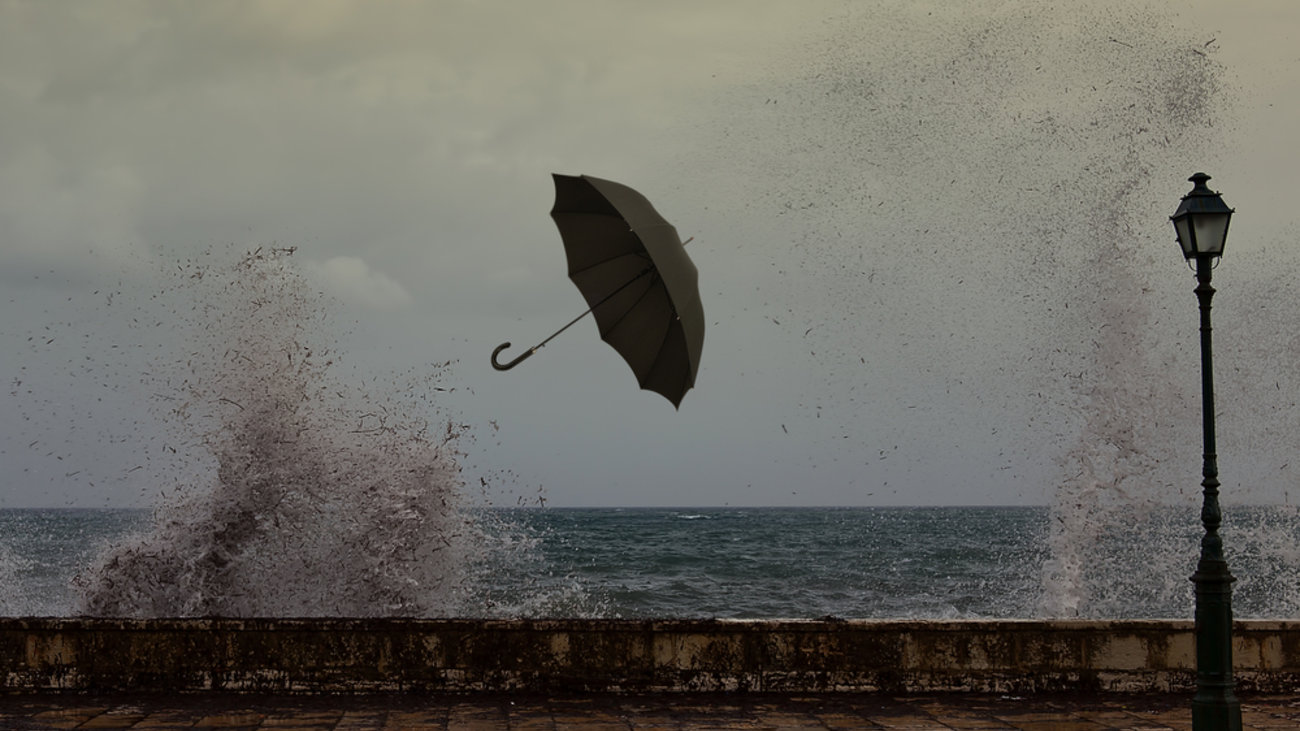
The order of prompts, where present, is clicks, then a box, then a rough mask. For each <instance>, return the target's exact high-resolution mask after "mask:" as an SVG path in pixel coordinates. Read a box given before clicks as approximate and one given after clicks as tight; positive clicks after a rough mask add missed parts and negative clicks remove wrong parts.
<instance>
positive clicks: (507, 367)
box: [492, 342, 537, 371]
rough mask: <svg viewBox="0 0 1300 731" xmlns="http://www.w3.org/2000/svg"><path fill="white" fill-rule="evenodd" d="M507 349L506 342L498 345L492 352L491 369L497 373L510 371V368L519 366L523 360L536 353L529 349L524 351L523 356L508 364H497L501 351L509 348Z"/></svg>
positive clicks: (533, 349) (507, 344) (535, 350)
mask: <svg viewBox="0 0 1300 731" xmlns="http://www.w3.org/2000/svg"><path fill="white" fill-rule="evenodd" d="M509 347H510V343H508V342H507V343H501V344H500V345H498V346H497V349H496V350H494V351H492V367H493V368H495V369H497V370H499V371H508V370H510V369H511V368H514V367H515V366H517V365H519V364H520V363H522V362H523V361H524V360H525V359H527V358H528V357H529V356H531V355H532V354H533V353H536V352H537V348H529V349H528V350H525V351H524V354H523V355H521V356H519V357H518V358H515V359H514V360H512V361H510V362H509V363H498V362H497V356H498V355H500V354H501V351H503V350H505V349H506V348H509Z"/></svg>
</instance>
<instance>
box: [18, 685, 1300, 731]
mask: <svg viewBox="0 0 1300 731" xmlns="http://www.w3.org/2000/svg"><path fill="white" fill-rule="evenodd" d="M1189 703H1190V700H1189V697H1188V696H1186V695H1123V694H1106V695H1081V694H1044V695H1033V696H1029V697H1017V696H1006V695H1002V696H997V695H979V694H933V695H918V696H906V697H891V696H887V695H874V694H849V693H846V694H835V695H789V694H787V695H768V694H758V693H754V694H703V693H681V694H649V695H636V694H633V695H564V696H556V697H543V696H536V695H522V694H520V695H509V694H500V695H498V694H493V695H442V696H437V695H432V696H418V695H393V696H379V695H369V696H239V695H221V694H196V695H172V696H166V695H140V696H128V695H114V696H93V695H24V696H12V695H9V696H5V695H0V729H4V731H25V730H27V729H152V730H155V731H157V730H158V729H220V730H221V731H234V730H236V729H274V730H275V731H289V730H290V729H312V730H314V731H326V730H328V731H363V730H364V731H373V730H375V729H410V730H411V731H416V730H419V729H435V730H439V731H441V730H443V729H464V730H469V729H529V730H532V729H570V728H580V729H620V730H628V731H631V730H634V729H635V730H640V729H979V730H980V731H989V730H991V729H1022V730H1024V731H1038V730H1059V731H1084V730H1085V729H1086V730H1088V731H1100V730H1101V729H1144V730H1147V731H1155V730H1157V729H1180V730H1182V729H1190V728H1191V711H1190V710H1189ZM1242 717H1243V720H1244V722H1245V727H1246V728H1247V729H1300V692H1297V693H1296V694H1294V695H1285V696H1244V697H1243V698H1242Z"/></svg>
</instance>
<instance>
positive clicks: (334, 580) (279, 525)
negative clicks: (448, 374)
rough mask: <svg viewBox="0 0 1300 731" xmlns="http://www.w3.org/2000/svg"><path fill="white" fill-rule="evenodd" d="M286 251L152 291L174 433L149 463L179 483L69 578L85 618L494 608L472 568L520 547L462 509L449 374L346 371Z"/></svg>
mask: <svg viewBox="0 0 1300 731" xmlns="http://www.w3.org/2000/svg"><path fill="white" fill-rule="evenodd" d="M289 253H290V252H289V251H288V250H284V249H268V250H258V251H256V252H253V253H250V254H248V255H246V256H244V257H242V258H240V257H235V258H234V261H233V262H223V261H221V260H220V258H219V257H214V256H211V255H208V256H204V257H200V258H199V259H198V260H193V261H186V262H182V263H181V264H180V265H179V266H178V267H176V269H175V270H174V271H171V272H170V273H169V274H168V275H167V276H166V277H165V278H164V280H163V282H162V283H161V287H160V291H159V292H158V293H157V294H155V295H153V296H152V297H151V298H150V299H151V302H152V304H151V305H150V307H149V309H148V310H147V312H148V315H149V319H150V320H152V318H163V319H165V320H166V322H167V326H166V327H167V330H168V333H169V334H170V335H171V337H172V338H173V339H179V342H172V343H171V344H170V345H168V346H167V347H165V348H162V349H161V350H160V351H159V356H160V357H157V358H153V359H152V360H151V361H150V362H149V365H148V370H147V371H146V372H145V373H143V374H141V376H140V378H141V380H142V382H147V385H148V388H147V390H148V391H149V392H150V393H151V394H152V398H153V402H154V403H155V404H156V406H157V407H158V408H157V411H158V412H159V415H160V416H161V417H162V418H163V420H164V421H165V422H166V423H167V424H168V428H167V429H166V430H165V432H164V434H165V436H164V437H163V438H164V439H166V440H169V441H167V442H166V443H165V444H163V445H159V444H157V443H155V444H153V445H151V446H152V447H154V449H153V450H150V451H155V452H159V453H160V454H158V455H156V459H155V460H154V461H152V462H149V463H148V464H149V470H148V471H149V472H150V473H152V476H153V478H154V479H155V480H158V481H160V484H163V485H167V484H170V485H172V487H170V488H169V489H167V490H166V491H165V492H164V494H163V496H162V497H161V500H160V504H159V506H158V507H157V510H156V515H155V520H154V525H153V527H152V529H151V530H150V531H149V532H147V533H145V534H143V535H140V536H137V537H135V538H134V539H131V540H128V541H126V542H124V543H122V544H120V545H118V546H116V547H114V548H112V549H111V550H109V551H107V552H105V553H104V554H102V555H101V556H100V557H99V558H98V559H97V560H96V562H95V563H94V565H92V566H90V567H88V568H87V569H85V570H84V571H83V572H82V573H81V574H80V575H79V576H78V577H77V579H76V585H77V589H78V593H79V595H80V607H79V610H80V611H81V612H84V613H87V614H92V615H109V616H122V615H125V616H214V615H215V616H322V615H324V616H396V615H400V616H430V615H445V614H459V615H479V614H488V613H491V612H492V603H491V600H490V598H489V597H487V596H486V595H484V593H483V592H482V591H481V586H480V585H479V584H477V583H476V577H477V574H476V571H477V569H478V568H480V567H482V566H483V564H484V562H485V561H486V560H487V557H488V553H489V551H491V552H493V553H503V554H504V553H512V552H513V553H516V554H519V553H526V552H527V550H528V548H529V546H528V543H527V541H524V540H514V542H513V544H512V545H509V546H507V545H505V543H504V542H503V541H504V540H505V539H508V538H509V536H510V530H509V527H508V526H502V525H491V524H490V522H491V520H492V518H491V516H490V515H488V514H483V513H477V512H474V511H472V510H471V508H472V506H473V502H472V500H471V496H470V495H469V494H468V493H467V491H466V490H465V486H464V484H463V482H462V479H461V475H460V468H459V466H458V464H457V455H458V452H457V444H458V440H460V439H462V438H463V437H464V427H463V426H461V425H458V424H457V423H454V422H452V421H442V422H437V421H431V418H433V414H434V413H436V412H435V411H434V409H433V408H432V407H431V406H429V405H428V403H427V401H426V400H425V399H424V396H425V395H426V394H428V393H431V392H434V391H437V390H439V389H440V388H441V387H440V386H439V385H438V384H439V383H440V377H441V376H443V375H444V371H445V365H444V366H440V367H433V368H431V369H430V370H429V371H428V372H427V373H424V374H421V375H420V376H418V377H416V378H414V379H411V380H410V381H409V382H408V383H405V384H401V383H389V382H384V381H383V380H382V379H375V380H372V382H371V384H370V385H369V386H368V387H367V386H359V385H357V383H356V382H355V381H351V380H348V379H346V378H344V377H342V376H341V375H340V371H339V369H340V366H339V363H338V361H339V356H338V355H337V354H335V353H333V352H331V350H330V344H331V343H332V342H333V339H332V338H331V337H330V336H329V335H328V333H329V332H330V329H329V328H330V325H331V324H330V318H329V314H328V313H329V308H328V307H327V306H325V303H324V302H323V301H322V298H321V296H320V295H318V294H317V293H316V292H315V291H314V290H313V289H312V288H311V287H310V286H308V284H307V282H306V281H305V280H304V279H303V278H302V277H301V276H300V275H299V274H298V273H297V272H296V271H295V270H294V269H293V268H292V267H291V266H290V260H289ZM130 314H131V315H133V316H140V317H143V316H144V313H143V312H132V313H130ZM121 375H123V374H119V376H121ZM489 535H490V536H491V537H490V538H489ZM503 536H504V537H505V538H503ZM497 560H500V559H497Z"/></svg>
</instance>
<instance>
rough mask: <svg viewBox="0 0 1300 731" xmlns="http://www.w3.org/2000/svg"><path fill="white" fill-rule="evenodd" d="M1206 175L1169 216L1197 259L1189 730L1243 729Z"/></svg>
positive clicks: (1212, 220)
mask: <svg viewBox="0 0 1300 731" xmlns="http://www.w3.org/2000/svg"><path fill="white" fill-rule="evenodd" d="M1209 179H1210V176H1208V175H1206V174H1205V173H1196V174H1195V175H1193V176H1192V177H1190V178H1188V180H1190V181H1191V182H1192V183H1194V185H1193V187H1192V190H1191V192H1190V193H1188V194H1187V195H1185V196H1183V202H1182V203H1180V204H1179V205H1178V210H1177V211H1175V212H1174V215H1173V216H1170V220H1172V221H1173V222H1174V230H1175V231H1176V232H1177V235H1178V244H1179V245H1180V246H1182V247H1183V256H1184V257H1186V258H1187V260H1188V261H1189V262H1190V261H1191V260H1193V259H1195V260H1196V282H1197V285H1196V298H1197V299H1198V300H1199V301H1200V304H1201V411H1202V414H1201V419H1202V423H1203V433H1204V445H1205V461H1204V464H1203V466H1202V468H1201V474H1202V475H1203V478H1204V479H1202V481H1201V488H1202V494H1203V499H1202V504H1201V523H1202V524H1203V525H1204V526H1205V537H1204V538H1202V539H1201V559H1200V561H1199V562H1198V563H1197V564H1196V573H1195V574H1193V575H1192V581H1193V582H1195V583H1196V697H1195V698H1194V699H1193V700H1192V728H1193V729H1195V730H1196V731H1208V730H1209V729H1231V730H1232V731H1239V730H1240V729H1241V703H1240V702H1238V700H1237V697H1236V694H1235V693H1234V692H1233V688H1234V685H1235V684H1234V682H1233V680H1232V582H1233V581H1235V580H1236V579H1234V578H1233V577H1232V574H1231V573H1229V572H1228V562H1227V561H1226V560H1224V557H1223V539H1222V538H1220V537H1219V524H1220V523H1222V522H1223V513H1222V512H1221V511H1220V510H1219V465H1218V457H1217V455H1216V454H1215V451H1214V366H1213V353H1212V352H1211V347H1210V299H1211V298H1212V297H1214V287H1211V286H1210V274H1211V272H1212V271H1213V270H1214V265H1215V263H1216V260H1217V259H1218V258H1219V257H1221V256H1223V244H1224V241H1226V240H1227V238H1228V222H1229V220H1230V219H1231V218H1232V209H1231V208H1229V207H1228V206H1227V204H1226V203H1224V202H1223V198H1221V197H1220V196H1219V194H1218V193H1215V192H1214V191H1212V190H1210V189H1209V188H1208V187H1206V185H1205V181H1207V180H1209Z"/></svg>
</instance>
